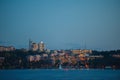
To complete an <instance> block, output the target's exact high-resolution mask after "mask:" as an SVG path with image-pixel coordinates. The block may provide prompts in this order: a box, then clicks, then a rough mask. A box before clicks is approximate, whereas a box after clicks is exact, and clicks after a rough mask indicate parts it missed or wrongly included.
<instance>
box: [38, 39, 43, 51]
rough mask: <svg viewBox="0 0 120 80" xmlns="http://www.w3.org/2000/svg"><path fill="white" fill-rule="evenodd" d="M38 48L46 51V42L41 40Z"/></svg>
mask: <svg viewBox="0 0 120 80" xmlns="http://www.w3.org/2000/svg"><path fill="white" fill-rule="evenodd" d="M38 50H39V51H40V52H43V51H45V44H44V43H43V41H41V42H40V43H39V44H38Z"/></svg>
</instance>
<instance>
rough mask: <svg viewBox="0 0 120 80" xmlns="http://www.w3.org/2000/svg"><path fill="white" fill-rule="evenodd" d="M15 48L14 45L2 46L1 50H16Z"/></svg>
mask: <svg viewBox="0 0 120 80" xmlns="http://www.w3.org/2000/svg"><path fill="white" fill-rule="evenodd" d="M14 50H15V48H14V47H13V46H0V52H2V51H14Z"/></svg>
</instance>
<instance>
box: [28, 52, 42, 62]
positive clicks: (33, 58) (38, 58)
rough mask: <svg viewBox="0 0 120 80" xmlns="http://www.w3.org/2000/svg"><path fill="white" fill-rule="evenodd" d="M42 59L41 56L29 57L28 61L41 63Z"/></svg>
mask: <svg viewBox="0 0 120 80" xmlns="http://www.w3.org/2000/svg"><path fill="white" fill-rule="evenodd" d="M40 59H41V56H40V55H38V54H37V55H29V56H27V60H28V61H29V62H36V61H40Z"/></svg>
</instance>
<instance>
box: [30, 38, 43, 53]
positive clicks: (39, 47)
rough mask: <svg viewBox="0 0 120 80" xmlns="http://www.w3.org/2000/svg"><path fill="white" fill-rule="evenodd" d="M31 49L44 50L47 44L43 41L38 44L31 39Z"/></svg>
mask: <svg viewBox="0 0 120 80" xmlns="http://www.w3.org/2000/svg"><path fill="white" fill-rule="evenodd" d="M29 50H31V51H39V52H43V51H44V50H45V44H44V43H43V41H41V42H40V43H38V44H37V43H35V42H33V41H31V40H29Z"/></svg>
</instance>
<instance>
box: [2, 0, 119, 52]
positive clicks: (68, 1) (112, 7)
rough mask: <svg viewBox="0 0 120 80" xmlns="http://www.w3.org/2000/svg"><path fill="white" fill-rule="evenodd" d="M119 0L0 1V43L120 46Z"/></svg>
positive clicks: (110, 47) (79, 46) (63, 47)
mask: <svg viewBox="0 0 120 80" xmlns="http://www.w3.org/2000/svg"><path fill="white" fill-rule="evenodd" d="M119 30H120V1H119V0H60V1H56V0H40V1H32V0H18V1H16V0H10V1H9V0H5V1H4V0H0V45H8V46H9V45H13V46H15V47H16V48H28V47H29V39H31V40H33V41H34V42H37V43H38V42H40V41H43V42H44V43H45V45H46V48H48V49H78V48H79V49H84V48H87V49H92V50H116V49H120V37H119V34H120V31H119Z"/></svg>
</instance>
